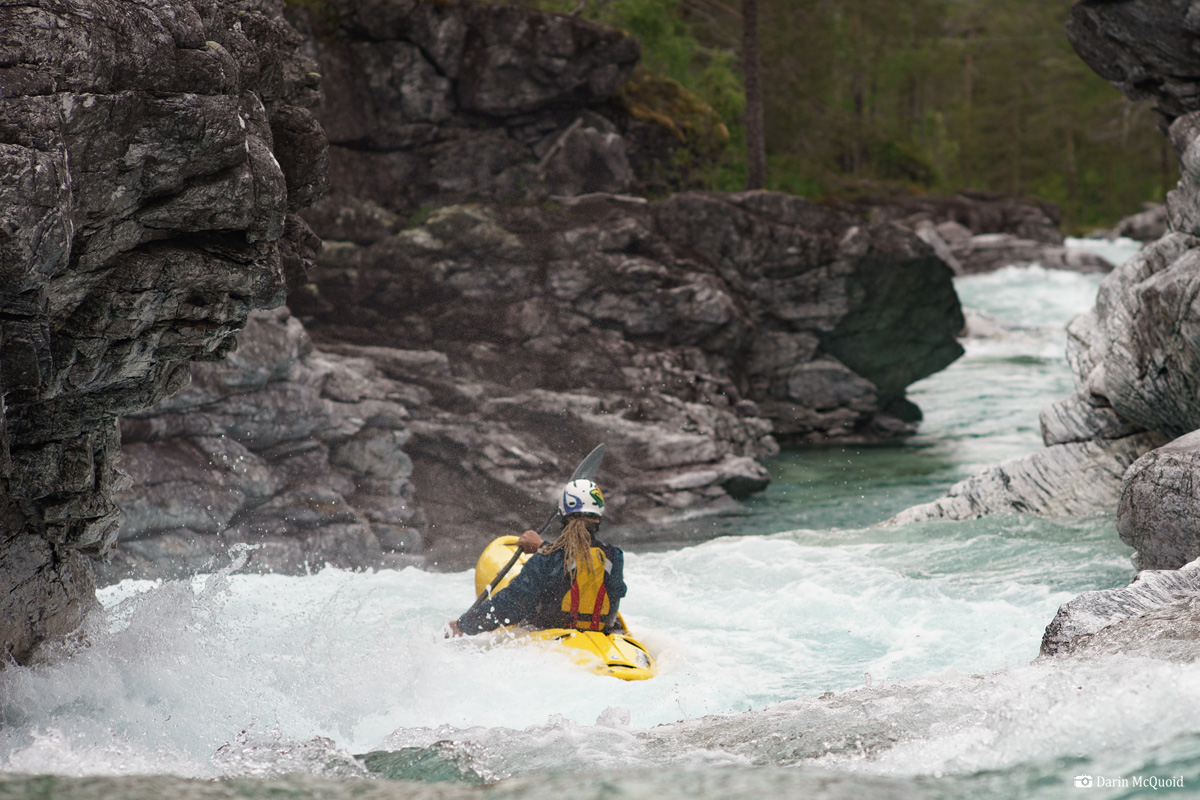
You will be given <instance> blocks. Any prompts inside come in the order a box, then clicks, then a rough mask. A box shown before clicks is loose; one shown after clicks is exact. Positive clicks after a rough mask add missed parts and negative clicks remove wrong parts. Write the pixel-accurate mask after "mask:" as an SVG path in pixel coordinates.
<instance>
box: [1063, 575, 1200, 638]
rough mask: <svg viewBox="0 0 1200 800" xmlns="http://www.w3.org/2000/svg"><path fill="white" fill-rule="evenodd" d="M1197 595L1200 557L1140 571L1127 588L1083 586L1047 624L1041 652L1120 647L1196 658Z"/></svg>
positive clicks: (1199, 583) (1199, 578) (1199, 581)
mask: <svg viewBox="0 0 1200 800" xmlns="http://www.w3.org/2000/svg"><path fill="white" fill-rule="evenodd" d="M1198 599H1200V562H1192V563H1190V564H1187V565H1186V566H1184V567H1183V568H1181V569H1170V570H1145V571H1143V572H1139V573H1138V576H1137V578H1136V579H1135V580H1134V582H1133V583H1131V584H1130V585H1129V586H1127V587H1125V588H1123V589H1106V590H1102V591H1096V592H1085V593H1084V594H1081V595H1080V596H1079V597H1076V598H1075V599H1074V600H1072V601H1071V602H1069V603H1067V604H1065V605H1063V607H1062V608H1060V609H1059V610H1058V614H1056V615H1055V617H1054V620H1053V621H1052V622H1051V623H1050V625H1049V626H1048V627H1047V628H1046V633H1045V635H1044V636H1043V637H1042V650H1041V654H1042V655H1043V656H1056V655H1065V654H1070V653H1075V652H1106V653H1115V652H1121V653H1130V654H1135V655H1147V656H1151V657H1158V658H1167V659H1175V660H1188V661H1191V660H1195V658H1196V657H1197V656H1200V641H1198V639H1197V635H1196V631H1197V628H1196V626H1195V624H1194V621H1195V619H1196V618H1197V613H1198V612H1200V609H1197V600H1198Z"/></svg>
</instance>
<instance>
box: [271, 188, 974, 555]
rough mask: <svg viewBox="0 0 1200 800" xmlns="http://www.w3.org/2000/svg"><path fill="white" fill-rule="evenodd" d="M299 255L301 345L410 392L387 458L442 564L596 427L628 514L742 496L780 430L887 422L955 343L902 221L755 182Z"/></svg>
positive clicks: (898, 426) (792, 439) (953, 317)
mask: <svg viewBox="0 0 1200 800" xmlns="http://www.w3.org/2000/svg"><path fill="white" fill-rule="evenodd" d="M320 261H321V266H320V268H319V269H318V270H317V272H316V273H314V286H313V287H312V288H313V291H312V293H309V294H304V293H298V294H295V295H293V300H294V301H295V302H294V310H295V311H296V313H297V314H299V315H301V316H302V317H303V318H304V319H305V322H306V326H307V327H308V329H309V330H310V331H311V332H312V334H313V335H314V337H316V339H317V341H319V342H321V343H322V344H321V346H322V347H323V348H324V349H326V350H328V351H329V352H331V353H337V354H340V355H343V356H351V357H356V358H368V359H371V360H373V361H374V362H375V363H376V365H377V366H378V367H379V369H380V370H382V371H383V372H384V373H385V374H387V375H389V376H390V377H392V378H393V379H397V380H403V381H406V382H410V383H414V384H417V385H419V386H421V387H422V388H424V389H425V390H427V392H428V394H429V396H430V398H431V401H430V402H428V403H426V404H423V405H420V406H409V410H410V412H411V413H412V414H413V419H412V421H411V422H410V423H409V426H408V429H409V430H410V431H411V432H412V439H411V440H410V443H409V446H408V448H407V452H408V453H409V455H410V456H411V457H412V458H413V460H414V463H415V470H414V474H413V481H414V484H415V487H416V496H417V498H418V500H419V502H420V504H421V507H422V509H423V510H425V511H426V513H427V514H428V516H429V520H430V523H431V527H430V528H429V530H428V531H427V533H428V536H427V538H428V539H429V543H430V546H431V547H432V548H433V552H432V553H431V558H433V559H435V560H438V561H439V562H440V563H447V561H448V560H449V559H454V558H458V559H460V560H461V558H462V557H463V556H464V554H467V555H470V557H473V553H474V552H475V549H476V548H477V547H478V544H480V543H482V541H484V539H483V538H482V537H483V536H485V535H495V534H496V533H501V532H505V531H510V530H511V529H512V527H513V526H515V525H520V526H527V525H528V524H529V520H531V519H533V518H534V517H535V516H538V515H540V514H542V513H544V509H545V508H546V502H547V500H548V499H549V498H550V497H551V495H552V493H553V490H554V488H555V487H556V485H557V484H558V483H559V482H561V480H562V476H563V475H564V474H568V473H569V470H570V467H571V466H572V465H571V464H567V463H564V462H565V461H567V460H570V457H581V456H582V455H583V454H584V453H586V452H587V451H588V450H590V449H591V447H592V446H593V445H594V444H595V443H596V442H598V441H603V442H605V443H606V444H607V445H608V448H609V449H608V452H609V458H608V459H607V460H606V462H605V469H604V472H603V473H602V474H601V476H600V477H601V479H602V481H603V482H604V483H603V485H604V486H605V488H606V491H608V492H609V494H610V497H612V498H614V500H613V502H612V503H611V509H612V513H613V517H614V520H615V521H616V522H618V523H619V524H624V525H626V526H628V525H638V524H640V523H642V522H645V521H650V520H654V519H656V518H658V517H661V516H664V515H670V514H676V513H679V512H682V511H685V510H697V509H712V508H716V507H720V504H721V503H728V502H729V500H730V498H738V497H744V496H746V495H747V494H750V493H751V492H754V491H758V490H760V489H761V488H763V487H764V486H765V485H766V483H767V480H768V478H767V475H766V472H765V470H764V469H763V468H762V467H761V466H760V465H759V464H758V463H757V462H756V461H755V459H757V458H760V457H762V456H764V455H768V454H771V453H773V452H775V450H776V448H777V444H776V442H777V441H779V440H782V441H784V442H787V443H804V442H826V441H877V440H880V439H886V438H890V437H894V436H898V435H904V434H906V433H908V432H911V431H912V430H913V421H914V420H915V419H916V418H917V416H916V414H914V411H915V408H914V407H912V406H911V404H909V403H908V402H907V400H906V399H905V398H904V390H905V387H907V386H908V385H909V384H910V383H911V382H913V381H915V380H917V379H919V378H920V377H923V376H924V375H927V374H929V373H931V372H932V371H934V370H937V369H940V368H941V367H942V366H944V365H945V364H947V363H949V362H950V361H951V360H953V359H954V358H956V357H957V356H958V354H959V353H960V352H961V351H960V348H959V345H958V343H957V341H956V340H955V334H956V332H957V331H958V330H959V329H960V328H961V327H962V317H961V311H960V309H959V307H958V302H957V298H956V296H955V295H954V292H953V287H952V285H951V280H950V271H949V269H948V268H947V267H946V266H945V264H944V263H942V262H941V261H940V259H938V258H937V257H936V255H935V254H934V253H933V252H932V251H931V250H930V249H929V248H928V247H927V246H926V245H924V243H922V242H921V241H920V240H919V239H918V238H917V237H915V236H913V235H911V234H909V233H907V232H905V231H903V230H902V229H900V228H898V227H895V226H892V225H857V224H855V221H854V220H853V219H852V218H850V217H848V216H845V215H842V214H840V213H838V212H835V211H831V210H829V209H824V208H821V207H818V206H815V205H812V204H809V203H806V202H804V201H802V200H798V199H796V198H792V197H786V196H783V195H776V194H770V193H752V194H745V195H719V194H704V193H685V194H680V195H676V196H674V197H672V198H671V199H669V200H667V201H664V202H662V203H658V204H646V203H636V202H620V201H615V200H605V199H593V200H588V201H583V202H579V203H575V204H573V205H571V206H569V207H568V208H565V209H561V210H557V211H547V210H541V209H533V208H522V209H502V208H495V207H486V206H452V207H445V208H442V209H439V210H437V211H435V212H433V213H432V214H431V215H430V216H429V218H428V219H427V220H426V222H425V223H424V224H423V225H421V226H419V227H415V228H410V229H408V230H404V231H402V232H400V233H398V234H395V235H394V236H390V237H386V238H384V239H381V240H380V241H378V242H377V243H375V244H373V245H371V246H368V247H363V246H360V245H356V244H353V243H349V242H340V243H327V244H326V247H325V249H324V251H323V253H322V256H321V259H320ZM400 309H403V311H402V312H401V311H399V310H400ZM396 348H399V349H400V350H399V351H398V350H397V349H396ZM400 351H405V352H436V353H440V354H444V355H443V358H444V359H445V360H444V363H443V364H440V365H438V366H437V367H436V369H434V368H433V367H432V366H430V365H423V366H420V367H417V366H413V365H409V364H406V363H404V362H403V359H401V360H399V361H398V360H397V359H396V357H395V355H394V354H395V353H396V352H400ZM917 414H919V412H917ZM488 498H491V499H490V500H489V499H488ZM455 548H460V549H461V552H460V551H459V550H456V549H455Z"/></svg>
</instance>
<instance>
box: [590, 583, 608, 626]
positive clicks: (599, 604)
mask: <svg viewBox="0 0 1200 800" xmlns="http://www.w3.org/2000/svg"><path fill="white" fill-rule="evenodd" d="M607 596H608V586H607V584H603V583H602V584H600V591H598V592H596V607H595V608H594V609H592V630H594V631H598V630H600V611H601V610H602V609H603V608H604V598H605V597H607Z"/></svg>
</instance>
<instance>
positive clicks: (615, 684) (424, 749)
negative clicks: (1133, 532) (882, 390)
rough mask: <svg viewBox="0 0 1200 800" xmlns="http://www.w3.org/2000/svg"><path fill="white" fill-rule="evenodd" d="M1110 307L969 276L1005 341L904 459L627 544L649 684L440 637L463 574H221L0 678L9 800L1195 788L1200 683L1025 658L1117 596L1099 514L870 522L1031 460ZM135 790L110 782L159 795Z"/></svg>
mask: <svg viewBox="0 0 1200 800" xmlns="http://www.w3.org/2000/svg"><path fill="white" fill-rule="evenodd" d="M1075 245H1076V246H1084V243H1080V242H1076V243H1075ZM1089 246H1090V245H1089ZM1130 249H1131V248H1130V246H1129V245H1128V244H1126V245H1124V247H1123V249H1122V247H1120V246H1118V247H1117V249H1116V251H1115V252H1120V253H1122V254H1128V253H1129V252H1130ZM1098 283H1099V277H1098V276H1089V275H1080V274H1076V273H1070V272H1051V271H1046V270H1041V269H1039V268H1036V267H1034V268H1021V269H1016V268H1008V269H1004V270H1001V271H999V272H997V273H993V274H990V275H982V276H972V277H966V278H959V279H958V280H957V281H956V285H957V288H958V291H959V294H960V297H961V298H962V301H963V304H964V306H965V307H966V308H968V309H970V310H971V311H972V312H978V313H982V314H984V315H987V317H988V318H989V319H990V320H991V324H989V325H988V326H987V327H988V330H990V331H991V335H989V336H986V337H972V338H969V339H967V340H965V341H964V345H965V347H966V351H967V352H966V355H965V356H964V357H963V358H962V359H960V360H959V361H958V362H956V363H955V364H954V365H952V366H951V367H950V368H948V369H946V370H944V371H943V372H941V373H939V374H937V375H935V376H932V377H930V378H928V379H926V380H924V381H922V382H920V383H918V384H917V385H915V386H914V387H913V388H912V389H911V391H910V397H911V398H912V399H913V400H914V401H915V402H917V404H918V405H920V406H921V408H922V409H923V410H924V412H925V420H924V422H923V424H922V427H921V432H920V434H919V435H918V436H916V437H914V438H913V439H912V440H911V441H909V442H908V443H906V444H905V445H903V446H898V447H874V448H862V447H860V448H830V449H825V450H815V451H806V452H802V453H792V454H787V455H784V456H780V457H778V458H776V459H774V460H773V461H772V462H771V463H770V464H769V466H770V469H771V472H772V475H773V477H774V483H773V484H772V485H771V487H770V488H769V490H768V491H766V492H765V493H763V494H762V495H761V496H759V497H756V498H754V499H752V500H751V501H749V502H747V503H745V504H744V505H743V507H741V508H740V509H739V510H738V511H737V512H735V513H729V514H725V515H722V516H719V517H708V518H703V519H698V520H689V521H685V522H681V523H678V524H677V525H676V526H675V528H674V529H673V534H674V535H672V536H671V537H669V538H671V540H672V541H673V542H674V544H672V545H670V546H662V545H659V546H656V547H649V546H639V545H638V544H637V543H636V542H633V543H631V544H630V545H629V546H628V550H627V557H626V558H627V560H626V579H627V582H628V583H629V585H630V594H629V597H628V598H627V600H626V601H625V603H624V604H623V607H622V609H623V612H624V614H625V617H626V619H627V621H628V623H629V625H630V627H631V629H632V630H633V632H634V633H635V634H636V635H638V636H639V638H640V639H641V640H642V641H643V642H644V643H646V644H647V645H648V646H649V647H650V649H651V650H652V651H653V652H655V653H656V654H657V656H658V660H659V666H660V675H659V676H658V677H656V678H654V679H653V680H650V681H645V682H638V683H626V682H622V681H618V680H614V679H607V678H599V677H596V676H592V675H590V674H587V673H584V672H582V671H580V670H579V669H578V668H577V667H575V666H573V665H572V664H570V663H569V662H568V661H567V660H566V659H565V658H563V657H561V656H558V655H556V654H553V653H546V652H541V651H537V650H535V649H533V648H530V647H528V646H520V645H517V644H514V643H513V642H511V641H507V640H505V639H504V638H503V637H496V638H489V637H476V638H469V639H456V640H447V639H445V638H443V635H442V634H443V627H444V624H445V622H446V620H448V619H451V618H452V617H454V616H457V614H458V613H460V612H461V611H462V610H463V608H464V607H465V605H467V604H469V602H470V599H471V596H472V594H473V589H472V576H471V574H470V573H469V572H465V573H453V574H445V573H431V572H425V571H422V570H419V569H415V568H408V569H405V570H401V571H379V572H363V573H355V572H348V571H344V570H337V569H332V568H327V569H324V570H321V571H319V572H316V573H314V574H311V575H308V576H302V577H285V576H269V575H268V576H263V575H243V574H239V573H238V572H237V569H236V567H237V561H238V555H237V554H233V555H232V556H231V558H232V563H231V566H230V567H229V568H228V569H226V570H224V571H222V572H220V573H217V574H213V575H207V576H199V577H197V578H195V579H194V580H192V581H175V582H166V583H158V582H136V581H127V582H125V583H122V584H119V585H117V586H112V587H107V588H105V589H103V590H102V591H101V600H102V602H103V604H104V606H105V609H106V611H105V615H104V618H103V619H99V620H97V621H96V624H95V626H94V628H93V629H92V630H91V631H89V639H90V646H89V647H87V648H84V649H82V650H79V651H78V652H76V653H74V654H73V655H72V656H71V657H70V658H65V659H63V660H60V661H58V662H56V663H54V664H52V665H42V666H36V667H13V666H10V667H9V668H8V669H6V670H5V671H4V672H3V673H0V771H3V773H5V774H4V775H3V776H0V789H4V790H5V791H6V792H7V794H5V796H13V797H25V796H27V797H40V796H44V789H45V787H44V786H43V785H42V784H37V783H36V782H29V781H27V780H25V779H23V778H21V777H20V776H21V775H30V774H35V775H57V776H135V775H173V776H183V777H188V778H200V779H212V778H229V777H267V778H269V777H272V776H279V775H284V774H289V773H296V774H299V775H300V776H301V777H297V778H291V779H289V781H290V782H289V783H287V784H286V787H287V788H286V791H283V794H282V795H280V796H287V795H288V794H289V793H290V794H291V795H292V796H316V794H319V793H320V792H323V793H324V794H323V795H322V796H337V795H338V794H339V787H342V788H343V789H344V792H342V794H345V795H346V796H349V795H350V793H351V789H352V788H353V787H357V786H360V784H358V783H357V782H356V779H358V778H363V777H376V778H377V777H378V776H385V777H389V778H393V779H398V780H406V781H418V782H420V785H419V786H413V785H410V784H405V785H404V786H403V787H402V789H398V790H397V791H398V792H399V793H398V794H395V795H394V796H420V797H429V798H451V797H454V798H457V797H476V796H479V797H483V796H485V795H484V794H480V793H481V792H485V793H486V796H487V797H503V798H532V799H534V800H539V799H540V798H551V797H561V796H563V795H564V794H567V795H569V796H571V797H573V798H584V797H586V798H593V797H594V798H602V797H603V798H607V797H622V798H643V797H644V798H654V799H655V800H664V798H674V797H698V798H711V799H712V800H718V798H721V799H724V798H740V797H745V798H752V797H763V796H772V795H779V796H816V797H830V798H833V797H839V798H840V797H854V798H862V799H863V800H871V798H887V797H898V798H899V797H905V798H910V797H978V798H997V799H999V798H1005V799H1006V800H1007V799H1008V798H1057V797H1076V796H1079V797H1084V796H1086V797H1088V798H1114V797H1136V796H1152V795H1153V796H1157V795H1158V794H1160V793H1162V792H1168V791H1183V792H1192V793H1200V717H1197V716H1196V714H1195V713H1194V709H1196V708H1197V707H1198V705H1200V665H1196V664H1172V663H1165V662H1159V661H1152V660H1147V659H1139V658H1133V657H1127V656H1104V657H1091V658H1073V659H1056V660H1049V661H1035V659H1036V657H1037V654H1038V647H1039V644H1040V641H1041V636H1042V632H1043V630H1044V628H1045V626H1046V624H1047V623H1048V622H1049V621H1050V619H1051V618H1052V617H1053V616H1054V613H1055V611H1056V610H1057V609H1058V607H1059V606H1060V605H1061V604H1062V603H1064V602H1066V601H1067V600H1070V599H1071V598H1073V597H1075V596H1076V595H1077V594H1079V593H1080V592H1083V591H1087V590H1091V589H1101V588H1109V587H1116V586H1123V585H1125V584H1126V583H1128V582H1129V581H1130V580H1131V579H1132V577H1133V574H1134V572H1133V569H1132V567H1131V565H1130V561H1129V556H1130V552H1131V551H1130V550H1129V548H1127V547H1126V546H1124V545H1123V544H1122V543H1121V542H1120V541H1119V539H1118V538H1117V535H1116V531H1115V527H1114V520H1113V517H1112V516H1111V515H1100V516H1097V517H1095V518H1088V519H1056V520H1042V519H1037V518H1030V517H1015V516H1014V517H995V518H991V519H984V520H975V521H968V522H931V523H921V524H914V525H906V526H887V525H877V523H880V522H882V521H883V520H886V519H887V518H888V517H890V516H891V515H892V514H894V513H895V512H897V511H899V510H901V509H903V508H906V507H908V506H910V505H913V504H915V503H920V502H925V501H927V500H932V499H934V498H936V497H937V496H939V495H940V494H941V493H942V492H944V491H945V489H946V488H947V487H949V486H950V485H951V484H953V483H954V482H956V481H958V480H960V479H962V478H964V477H966V476H967V475H968V474H970V473H971V472H973V471H974V470H976V469H978V468H980V467H982V466H985V465H987V464H991V463H994V462H996V461H999V460H1002V459H1005V458H1009V457H1012V456H1018V455H1023V454H1026V453H1030V452H1033V451H1035V450H1036V449H1038V448H1039V447H1040V446H1041V444H1040V438H1039V434H1038V422H1037V414H1038V410H1039V409H1040V408H1041V407H1042V406H1043V405H1045V404H1046V403H1047V402H1050V401H1052V400H1055V399H1058V398H1060V397H1062V396H1064V395H1066V394H1068V393H1069V392H1070V390H1071V387H1072V379H1071V375H1070V373H1069V370H1068V368H1067V365H1066V361H1065V357H1064V353H1063V349H1064V337H1063V332H1062V331H1063V327H1064V325H1065V324H1066V322H1067V321H1068V320H1069V319H1070V318H1071V317H1072V316H1073V315H1075V314H1076V313H1079V312H1081V311H1084V310H1086V309H1087V308H1089V307H1090V305H1091V303H1092V301H1093V299H1094V296H1095V291H1096V287H1097V285H1098ZM698 539H701V540H703V541H697V540H698ZM368 753H370V754H372V755H370V756H369V757H367V758H365V759H363V758H356V756H362V755H364V754H368ZM304 776H307V777H304ZM326 779H328V780H326ZM122 781H124V782H122ZM131 781H133V779H132V778H129V777H125V778H121V779H120V780H118V781H116V782H111V783H109V784H106V785H107V786H111V787H115V788H113V789H112V791H113V794H112V795H111V796H114V797H115V796H126V795H128V796H144V795H138V794H137V791H136V790H135V785H134V784H133V783H131ZM64 785H65V784H64ZM197 785H199V786H202V787H203V786H213V785H216V784H197ZM376 785H377V786H379V787H386V786H388V785H391V784H379V783H378V781H376ZM477 785H484V786H486V787H487V788H484V789H477V788H473V787H475V786H477ZM39 787H40V788H39ZM318 789H320V792H318ZM39 791H41V792H43V794H38V792H39ZM64 791H65V790H64ZM161 791H167V790H165V789H163V790H161ZM170 791H171V792H172V793H175V794H180V796H184V795H183V793H181V792H180V791H177V790H176V789H171V790H170ZM239 791H246V792H247V793H251V792H250V790H248V789H244V788H243V790H239ZM1080 791H1084V792H1086V794H1076V792H1080ZM106 796H107V795H106Z"/></svg>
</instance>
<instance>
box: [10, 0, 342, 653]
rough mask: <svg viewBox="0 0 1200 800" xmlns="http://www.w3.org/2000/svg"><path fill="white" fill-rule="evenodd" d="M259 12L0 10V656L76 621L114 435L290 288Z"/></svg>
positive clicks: (265, 29)
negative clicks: (126, 418)
mask: <svg viewBox="0 0 1200 800" xmlns="http://www.w3.org/2000/svg"><path fill="white" fill-rule="evenodd" d="M281 12H282V3H281V2H272V1H271V0H224V1H223V2H216V1H215V0H161V1H159V2H152V3H111V2H100V1H98V0H53V2H52V1H51V0H28V1H27V2H21V3H16V4H13V3H6V4H4V5H3V6H0V64H3V67H0V162H2V163H3V166H2V167H0V412H2V417H0V420H2V422H0V519H2V520H3V524H2V529H3V534H2V536H0V598H3V599H2V600H0V603H2V604H3V608H2V610H0V642H2V643H3V647H4V648H5V650H6V651H7V654H8V657H9V658H11V659H15V660H17V661H26V660H28V659H30V658H31V657H33V656H34V654H35V651H36V649H37V647H38V646H39V644H41V643H42V642H44V641H46V640H54V639H60V638H62V637H63V636H66V635H68V634H69V633H71V632H72V631H73V630H75V629H76V628H77V627H78V625H79V624H80V621H81V619H82V618H83V616H84V614H85V613H86V612H87V610H88V609H89V608H91V607H92V606H93V605H94V603H95V600H94V589H93V577H92V572H91V568H90V566H89V564H88V561H87V558H88V557H89V556H101V557H102V556H104V555H106V554H107V553H108V552H109V551H110V550H111V549H112V547H113V544H114V542H115V539H116V536H117V530H118V514H117V506H116V505H115V503H114V500H113V495H114V492H115V491H116V490H117V489H118V488H119V487H120V486H121V484H122V483H123V480H124V479H123V477H122V475H121V473H120V472H119V471H118V469H117V467H116V463H117V461H118V459H119V457H120V453H121V450H120V439H119V433H118V423H117V418H118V417H119V416H121V415H124V414H129V413H132V412H135V411H137V410H138V409H142V408H145V407H147V406H150V405H153V404H154V403H156V402H158V401H159V400H161V399H163V398H164V397H166V396H168V395H170V394H171V393H173V392H175V391H177V390H178V389H179V388H180V387H181V386H183V385H185V384H186V383H187V381H188V367H189V362H190V361H192V360H209V359H216V358H220V357H221V356H223V355H225V354H226V353H228V352H229V351H231V350H232V349H233V348H234V347H235V343H236V339H235V336H236V333H237V331H238V330H239V329H240V328H241V327H242V325H243V324H244V323H245V321H246V319H247V316H248V314H249V313H250V312H251V311H252V310H253V309H255V308H264V307H268V306H272V305H277V304H278V303H280V302H281V301H282V299H283V297H284V294H285V291H286V288H287V285H288V283H289V282H291V283H293V284H298V283H302V282H303V280H304V273H305V271H306V263H305V262H306V259H307V258H309V257H311V245H312V240H311V234H309V233H308V228H307V225H306V224H305V223H304V222H303V221H302V220H301V219H300V218H299V217H298V216H297V215H296V212H297V211H299V210H300V209H301V208H303V207H304V206H305V205H307V204H308V203H310V202H311V201H312V199H314V197H315V196H316V195H317V194H318V193H319V192H320V191H321V189H322V184H323V179H324V161H323V159H324V152H325V143H324V135H323V134H322V132H321V129H320V126H319V124H318V123H317V122H316V120H315V117H313V115H312V114H311V112H310V111H309V110H308V107H309V106H311V105H312V104H314V103H315V101H316V99H317V95H316V90H315V86H316V83H315V70H314V67H313V65H312V63H311V62H310V61H308V60H307V59H306V58H305V57H303V56H302V55H301V54H300V53H299V51H298V45H299V44H300V38H299V36H298V34H297V33H296V31H295V30H293V29H292V28H291V27H290V26H289V25H288V24H287V23H286V22H285V21H284V20H283V18H282V16H281Z"/></svg>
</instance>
